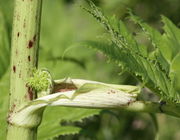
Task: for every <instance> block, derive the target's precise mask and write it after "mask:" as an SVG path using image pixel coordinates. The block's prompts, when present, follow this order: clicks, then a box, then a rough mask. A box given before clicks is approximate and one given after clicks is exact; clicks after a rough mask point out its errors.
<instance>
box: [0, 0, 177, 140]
mask: <svg viewBox="0 0 180 140" xmlns="http://www.w3.org/2000/svg"><path fill="white" fill-rule="evenodd" d="M94 2H95V4H96V5H98V6H99V7H101V8H102V9H103V11H104V12H105V13H106V14H107V15H116V16H117V17H118V18H121V19H124V20H126V17H127V9H128V8H130V9H132V11H133V12H134V13H135V14H136V15H138V16H140V17H141V18H142V19H143V20H145V21H146V22H147V23H149V24H150V25H152V26H153V27H155V28H157V29H159V30H161V29H160V27H161V26H162V24H161V22H160V15H165V16H167V17H168V18H169V19H171V20H172V21H173V22H174V23H175V24H176V25H177V26H180V14H179V12H180V1H179V0H159V1H158V0H94ZM80 5H83V6H87V5H86V3H85V1H83V0H81V1H78V0H43V12H42V21H41V39H40V50H39V60H40V61H39V67H40V68H47V69H48V70H49V71H50V72H51V73H52V75H53V77H54V79H60V78H64V77H71V78H82V79H89V80H97V81H102V82H108V83H116V84H132V85H137V84H138V82H137V80H136V79H134V78H133V77H132V76H131V75H130V74H129V73H127V72H123V73H122V71H121V69H120V68H119V67H118V66H117V65H115V64H113V63H110V62H109V61H108V59H107V58H106V57H105V56H103V55H102V54H101V53H98V52H95V51H93V50H91V49H89V48H86V47H84V46H79V45H78V43H79V42H80V41H83V40H95V39H98V38H102V39H103V37H102V34H103V29H102V28H101V26H100V25H99V24H98V23H97V22H96V21H95V20H94V19H93V18H92V17H91V16H90V15H88V14H87V13H86V12H85V11H84V10H82V8H80ZM12 13H13V1H12V0H0V17H2V18H0V24H1V25H0V26H1V27H2V30H0V31H1V32H2V33H1V36H0V39H1V42H0V59H3V58H4V57H6V60H4V61H6V62H4V64H3V65H2V66H0V69H1V71H0V92H1V93H0V94H1V96H2V99H1V100H0V105H1V107H2V108H3V109H2V110H1V113H2V114H5V112H6V108H7V102H8V101H7V99H8V96H7V95H8V86H9V84H8V65H9V53H8V52H9V51H7V50H9V49H10V47H9V46H10V45H9V44H8V43H7V41H4V40H3V39H4V36H6V37H7V38H8V41H10V35H11V30H12V26H11V25H12V17H13V16H12ZM127 24H128V26H129V27H130V29H131V30H133V31H137V30H138V29H137V27H136V26H132V25H131V23H129V22H127ZM139 40H141V41H142V42H143V41H144V40H143V37H141V36H140V37H139ZM2 42H5V43H6V46H8V47H9V48H8V47H7V48H6V52H7V54H6V55H4V50H3V47H2V46H3V45H5V44H2ZM145 92H147V95H151V94H149V91H148V90H147V91H146V90H145ZM147 98H149V96H148V97H147ZM5 100H6V101H7V102H5ZM4 108H5V109H4ZM63 109H64V110H66V112H63V113H64V114H62V115H59V116H57V114H56V117H61V119H60V124H59V125H61V126H76V127H77V128H83V129H81V130H80V133H79V134H75V135H64V136H57V137H56V138H55V139H62V140H153V139H155V135H156V125H155V121H154V119H153V117H152V116H151V115H150V114H144V113H131V112H122V111H114V110H100V111H99V110H97V111H96V110H94V113H92V114H99V115H95V116H91V117H90V118H86V119H83V121H76V119H75V121H73V122H71V121H67V120H66V119H64V118H66V115H67V114H68V116H69V118H71V117H70V116H71V113H73V111H74V112H78V111H80V110H83V109H74V108H73V109H72V108H70V109H67V108H63ZM63 109H62V110H63ZM49 110H53V109H51V108H50V109H49ZM71 111H72V112H71ZM84 112H86V110H85V111H84ZM61 113H62V112H61ZM46 114H48V109H47V111H46V112H45V115H46ZM90 114H91V113H90ZM62 116H63V117H64V118H63V117H62ZM87 116H88V115H87ZM156 116H157V121H158V125H159V132H158V135H159V139H160V140H180V119H178V118H175V117H170V116H166V115H162V114H158V115H156ZM2 117H3V115H1V118H0V121H1V122H2V121H3V120H4V118H2ZM51 117H52V116H51ZM69 120H70V119H69ZM55 121H56V120H55ZM50 123H53V122H49V125H50ZM1 125H5V123H2V124H1ZM42 125H43V124H42ZM44 125H45V124H44ZM1 133H2V132H1ZM3 133H5V131H4V132H3ZM42 133H43V131H42ZM65 134H66V133H65Z"/></svg>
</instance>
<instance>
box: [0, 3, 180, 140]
mask: <svg viewBox="0 0 180 140" xmlns="http://www.w3.org/2000/svg"><path fill="white" fill-rule="evenodd" d="M88 3H89V6H90V9H86V8H85V10H86V11H87V12H89V13H90V14H91V15H92V16H93V17H95V18H96V19H97V21H98V22H99V23H101V24H102V25H103V27H104V28H105V30H106V31H107V33H108V35H109V37H107V39H106V40H107V43H104V42H100V41H98V42H97V41H85V42H83V45H86V46H90V47H92V48H95V49H96V50H99V51H101V52H103V53H104V54H105V55H106V56H107V57H108V58H109V59H110V60H111V61H112V62H115V63H116V64H117V65H118V66H121V69H123V70H124V71H128V72H129V73H131V74H132V75H134V76H135V77H137V79H138V80H139V81H140V82H141V83H142V85H143V86H144V87H147V88H149V89H150V90H152V91H153V93H154V94H155V95H157V96H159V101H156V102H154V101H145V100H143V99H139V98H138V96H139V95H140V94H143V92H141V87H142V86H141V87H139V86H134V85H116V84H107V83H102V82H97V81H90V80H83V79H71V78H64V79H59V80H54V79H52V77H51V74H50V73H49V72H48V70H46V69H42V70H41V69H37V64H38V49H39V48H38V44H39V38H40V36H39V35H40V33H39V29H40V17H41V6H42V2H41V0H31V1H30V0H29V1H22V0H15V10H14V19H13V33H12V42H11V46H12V48H11V52H12V53H11V67H10V70H11V78H10V79H11V82H10V105H9V113H8V117H7V122H8V127H7V139H8V140H13V139H15V140H16V139H18V140H21V139H22V140H34V139H37V130H38V126H39V125H40V124H41V120H42V118H46V119H45V125H44V127H43V128H42V127H41V128H40V130H41V132H40V134H39V136H38V138H39V139H50V138H53V137H55V136H58V135H60V134H73V133H77V132H79V131H80V130H79V129H77V128H75V127H68V128H67V129H66V130H65V132H64V133H63V132H60V131H58V130H59V121H56V120H55V123H54V122H53V123H51V120H53V119H54V114H51V112H50V111H49V113H47V114H46V115H47V116H43V111H44V110H45V108H46V107H47V106H52V107H55V106H66V107H80V108H93V109H104V108H106V109H122V110H126V111H135V112H148V113H152V114H153V113H154V114H155V113H165V114H168V115H172V116H176V117H180V112H179V110H180V93H179V92H180V40H179V38H180V29H179V28H178V27H176V26H175V25H174V24H173V23H172V22H171V21H170V20H169V19H167V18H166V17H163V16H162V22H163V24H164V25H163V31H164V32H163V33H162V34H161V33H160V32H159V31H157V30H156V29H153V28H152V27H150V26H149V25H147V24H146V23H144V22H143V21H142V20H140V19H139V18H138V17H136V16H135V15H133V14H132V13H131V12H130V13H129V18H130V20H132V21H133V22H134V23H136V24H138V25H139V26H140V27H141V28H142V30H143V32H144V34H145V35H146V37H147V39H149V41H150V42H151V44H152V47H153V49H152V50H151V51H150V52H149V51H148V50H147V47H145V46H144V45H142V44H139V43H138V42H137V41H136V39H135V37H134V36H133V34H132V33H131V32H129V31H128V29H127V27H126V25H125V23H124V22H123V21H121V20H120V21H119V20H117V19H116V18H115V17H112V18H109V17H106V16H105V15H103V13H102V12H101V10H100V9H99V8H97V7H96V6H95V5H94V4H93V3H92V2H90V1H88ZM42 24H43V23H42ZM109 38H110V43H109ZM0 63H1V61H0ZM61 109H62V108H57V111H56V112H58V110H61ZM79 112H80V113H79V114H80V115H79V118H78V119H79V120H81V119H83V118H85V117H89V116H92V115H94V114H98V111H96V110H93V111H92V110H91V111H89V112H88V111H87V112H86V111H85V113H84V112H83V111H81V110H79ZM83 113H84V114H83ZM69 114H70V116H71V119H72V120H73V119H74V118H73V115H74V114H71V112H69ZM77 114H78V112H77ZM51 130H53V131H51ZM50 131H51V132H50ZM1 133H2V132H1ZM2 135H3V134H2ZM3 136H4V135H3ZM3 138H4V137H3Z"/></svg>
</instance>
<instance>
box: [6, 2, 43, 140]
mask: <svg viewBox="0 0 180 140" xmlns="http://www.w3.org/2000/svg"><path fill="white" fill-rule="evenodd" d="M41 6H42V1H41V0H15V5H14V17H13V31H12V42H11V49H12V50H11V77H10V102H9V103H10V105H9V108H10V109H9V114H8V118H7V122H8V130H7V139H8V140H13V139H14V140H34V139H36V135H37V126H38V125H39V123H40V120H41V114H42V112H39V113H37V114H36V116H35V117H34V118H32V120H31V121H30V123H31V124H32V125H29V124H27V126H18V125H17V124H13V123H12V122H11V120H12V117H13V115H14V114H15V113H16V112H17V110H18V109H19V108H20V107H22V106H23V105H26V104H27V103H28V102H30V101H31V100H33V99H35V98H36V93H35V91H33V90H32V89H31V88H30V87H28V86H27V80H28V79H29V78H30V77H31V75H32V70H33V68H36V67H37V61H38V58H37V57H38V44H39V31H40V30H39V29H40V17H41ZM12 108H13V110H12ZM19 119H21V118H19ZM37 120H38V121H37Z"/></svg>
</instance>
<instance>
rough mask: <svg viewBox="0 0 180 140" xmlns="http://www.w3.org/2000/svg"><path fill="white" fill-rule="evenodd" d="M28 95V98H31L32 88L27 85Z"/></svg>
mask: <svg viewBox="0 0 180 140" xmlns="http://www.w3.org/2000/svg"><path fill="white" fill-rule="evenodd" d="M28 97H29V100H33V90H32V88H30V87H28Z"/></svg>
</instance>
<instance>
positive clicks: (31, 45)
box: [28, 40, 33, 49]
mask: <svg viewBox="0 0 180 140" xmlns="http://www.w3.org/2000/svg"><path fill="white" fill-rule="evenodd" d="M32 47H33V41H32V40H29V43H28V48H29V49H30V48H32Z"/></svg>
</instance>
